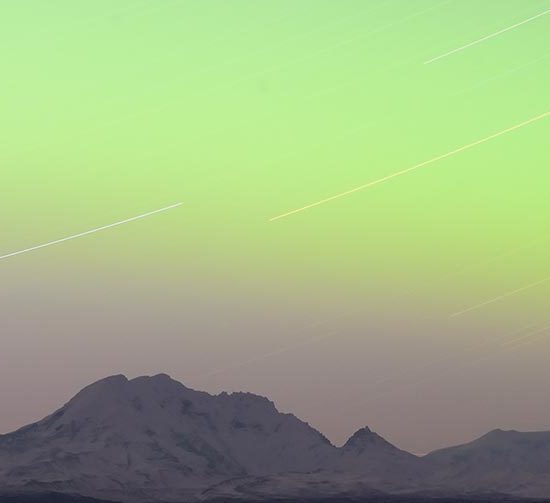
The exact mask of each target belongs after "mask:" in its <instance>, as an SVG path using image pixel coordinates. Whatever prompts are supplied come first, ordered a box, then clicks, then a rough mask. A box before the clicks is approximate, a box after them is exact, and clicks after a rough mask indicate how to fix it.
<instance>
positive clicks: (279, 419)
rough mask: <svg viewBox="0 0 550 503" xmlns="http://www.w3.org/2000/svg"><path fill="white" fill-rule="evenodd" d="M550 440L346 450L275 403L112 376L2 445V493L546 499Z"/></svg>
mask: <svg viewBox="0 0 550 503" xmlns="http://www.w3.org/2000/svg"><path fill="white" fill-rule="evenodd" d="M549 473H550V433H519V432H502V431H495V432H492V433H490V434H488V435H486V436H484V437H482V438H481V439H478V440H476V441H474V442H472V443H470V444H466V445H463V446H458V447H453V448H449V449H444V450H441V451H437V452H434V453H432V454H430V455H428V456H425V457H423V458H419V457H416V456H413V455H412V454H409V453H407V452H404V451H402V450H400V449H398V448H396V447H395V446H393V445H391V444H390V443H388V442H387V441H385V440H384V439H383V438H381V437H380V436H379V435H377V434H376V433H374V432H372V431H370V430H369V429H368V428H363V429H361V430H359V431H358V432H356V433H355V434H354V435H353V436H352V437H351V438H350V439H349V440H348V441H347V442H346V444H345V445H344V446H343V447H340V448H337V447H335V446H333V445H332V444H331V443H330V442H329V441H328V440H327V439H326V438H325V437H324V436H323V435H321V434H320V433H319V432H318V431H316V430H315V429H313V428H312V427H310V426H309V425H308V424H307V423H304V422H302V421H300V420H299V419H298V418H296V417H295V416H293V415H292V414H282V413H280V412H278V411H277V409H276V408H275V406H274V405H273V403H272V402H270V401H269V400H268V399H266V398H263V397H260V396H257V395H253V394H249V393H232V394H227V393H221V394H219V395H216V396H214V395H210V394H208V393H204V392H199V391H194V390H192V389H189V388H187V387H185V386H184V385H183V384H181V383H179V382H176V381H174V380H172V379H171V378H170V377H168V376H166V375H157V376H154V377H139V378H136V379H132V380H128V379H127V378H126V377H124V376H113V377H109V378H107V379H103V380H101V381H99V382H97V383H95V384H92V385H90V386H88V387H87V388H85V389H83V390H82V391H81V392H80V393H78V394H77V395H76V396H75V397H74V398H73V399H72V400H70V401H69V402H68V403H67V404H66V405H64V406H63V407H61V408H60V409H59V410H58V411H56V412H54V413H53V414H52V415H51V416H48V417H46V418H45V419H43V420H42V421H39V422H37V423H34V424H31V425H29V426H26V427H24V428H21V429H20V430H18V431H15V432H13V433H10V434H7V435H2V436H0V493H1V492H13V491H24V492H29V493H32V492H61V493H66V494H78V495H82V496H91V497H96V498H100V499H101V498H103V499H106V500H107V499H110V500H125V501H154V500H163V501H194V500H203V501H204V500H209V499H210V500H213V499H220V498H222V499H223V498H227V499H229V498H233V499H234V498H242V499H254V498H256V499H258V498H259V499H269V498H271V497H281V496H288V497H300V498H302V497H303V498H310V497H317V496H333V497H335V496H337V495H338V496H346V497H358V496H365V495H374V494H379V493H380V492H383V493H392V494H403V493H413V492H418V491H430V492H432V493H433V494H457V493H461V492H464V491H465V489H467V490H468V491H469V492H478V493H487V492H491V493H508V494H515V495H526V496H549V497H550V476H549V475H548V474H549Z"/></svg>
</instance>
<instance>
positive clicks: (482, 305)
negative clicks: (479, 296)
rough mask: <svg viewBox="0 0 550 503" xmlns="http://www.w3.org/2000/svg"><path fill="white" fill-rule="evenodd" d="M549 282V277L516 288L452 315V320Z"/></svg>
mask: <svg viewBox="0 0 550 503" xmlns="http://www.w3.org/2000/svg"><path fill="white" fill-rule="evenodd" d="M549 281H550V276H548V277H547V278H544V279H541V280H539V281H535V282H534V283H530V284H529V285H525V286H522V287H521V288H516V289H515V290H512V291H510V292H506V293H504V294H502V295H499V296H498V297H493V298H492V299H489V300H486V301H485V302H481V303H479V304H476V305H475V306H472V307H468V308H467V309H463V310H462V311H457V312H456V313H453V314H451V318H455V317H457V316H461V315H463V314H466V313H469V312H471V311H475V310H477V309H480V308H482V307H485V306H488V305H490V304H494V303H495V302H498V301H500V300H504V299H507V298H508V297H512V296H513V295H516V294H518V293H521V292H524V291H526V290H529V289H531V288H535V287H536V286H539V285H543V284H544V283H548V282H549Z"/></svg>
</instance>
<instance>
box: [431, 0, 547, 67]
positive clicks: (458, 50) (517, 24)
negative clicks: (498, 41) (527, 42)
mask: <svg viewBox="0 0 550 503" xmlns="http://www.w3.org/2000/svg"><path fill="white" fill-rule="evenodd" d="M548 13H550V9H548V10H545V11H544V12H541V13H540V14H537V15H536V16H533V17H530V18H529V19H525V20H523V21H521V22H519V23H516V24H514V25H512V26H508V27H507V28H503V29H502V30H499V31H496V32H495V33H491V34H490V35H487V36H485V37H482V38H479V39H477V40H474V41H473V42H470V43H469V44H466V45H463V46H462V47H458V48H456V49H453V50H452V51H449V52H446V53H445V54H441V55H440V56H437V57H435V58H432V59H429V60H428V61H425V62H424V64H425V65H429V64H430V63H433V62H434V61H438V60H440V59H443V58H446V57H447V56H450V55H451V54H455V53H457V52H460V51H463V50H465V49H468V48H469V47H472V46H474V45H477V44H479V43H481V42H484V41H485V40H489V39H490V38H493V37H496V36H498V35H501V34H502V33H506V32H507V31H510V30H513V29H514V28H517V27H518V26H522V25H524V24H527V23H530V22H531V21H534V20H535V19H538V18H540V17H542V16H546V14H548Z"/></svg>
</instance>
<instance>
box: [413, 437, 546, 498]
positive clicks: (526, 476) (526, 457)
mask: <svg viewBox="0 0 550 503" xmlns="http://www.w3.org/2000/svg"><path fill="white" fill-rule="evenodd" d="M423 461H424V462H426V463H427V464H429V465H430V466H432V467H433V469H432V470H431V473H430V477H429V478H428V479H427V480H426V481H425V483H426V484H430V485H431V486H432V487H439V488H443V489H445V490H456V491H462V490H464V488H468V490H469V491H472V492H500V493H507V494H515V495H521V496H529V497H540V498H542V497H544V498H550V432H548V431H544V432H528V433H524V432H519V431H503V430H494V431H491V432H490V433H487V434H486V435H484V436H482V437H481V438H478V439H477V440H474V441H473V442H470V443H468V444H464V445H459V446H456V447H449V448H446V449H441V450H438V451H435V452H432V453H431V454H428V455H427V456H425V457H424V459H423Z"/></svg>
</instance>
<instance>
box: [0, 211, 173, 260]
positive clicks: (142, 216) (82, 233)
mask: <svg viewBox="0 0 550 503" xmlns="http://www.w3.org/2000/svg"><path fill="white" fill-rule="evenodd" d="M182 204H183V203H176V204H171V205H170V206H166V207H165V208H160V209H158V210H154V211H149V212H147V213H143V214H142V215H137V216H135V217H132V218H127V219H126V220H121V221H120V222H115V223H113V224H108V225H104V226H102V227H97V228H96V229H91V230H89V231H85V232H80V233H78V234H74V235H73V236H67V237H65V238H61V239H56V240H55V241H50V242H48V243H43V244H40V245H37V246H32V247H30V248H25V249H24V250H19V251H16V252H12V253H8V254H7V255H2V256H0V260H3V259H6V258H10V257H15V256H16V255H22V254H23V253H28V252H31V251H34V250H39V249H40V248H46V247H47V246H53V245H56V244H59V243H64V242H65V241H70V240H71V239H76V238H81V237H82V236H87V235H88V234H93V233H94V232H99V231H103V230H105V229H110V228H111V227H117V226H118V225H123V224H127V223H129V222H133V221H134V220H140V219H141V218H146V217H149V216H151V215H154V214H156V213H161V212H163V211H168V210H171V209H173V208H177V207H178V206H181V205H182Z"/></svg>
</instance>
